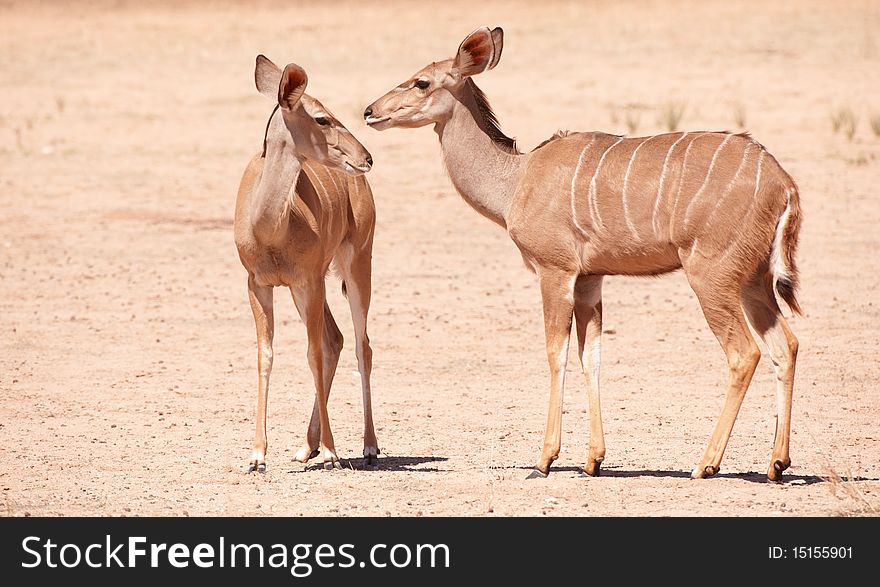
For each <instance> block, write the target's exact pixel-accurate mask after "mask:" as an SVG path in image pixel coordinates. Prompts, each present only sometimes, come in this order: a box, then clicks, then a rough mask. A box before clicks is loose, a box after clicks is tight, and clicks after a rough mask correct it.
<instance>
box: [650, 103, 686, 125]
mask: <svg viewBox="0 0 880 587" xmlns="http://www.w3.org/2000/svg"><path fill="white" fill-rule="evenodd" d="M684 111H685V104H684V102H667V103H666V104H665V105H664V106H663V108H662V109H661V110H660V117H659V118H658V120H657V124H659V125H660V126H662V127H663V128H664V129H666V130H667V131H669V132H673V131H676V130H678V126H679V124H681V119H682V118H683V117H684Z"/></svg>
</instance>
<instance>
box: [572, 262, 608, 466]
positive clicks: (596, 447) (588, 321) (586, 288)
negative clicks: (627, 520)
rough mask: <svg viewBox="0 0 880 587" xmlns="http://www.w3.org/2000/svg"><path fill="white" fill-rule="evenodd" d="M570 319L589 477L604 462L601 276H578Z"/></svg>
mask: <svg viewBox="0 0 880 587" xmlns="http://www.w3.org/2000/svg"><path fill="white" fill-rule="evenodd" d="M574 317H575V329H576V330H577V338H578V356H579V357H580V360H581V370H582V371H583V373H584V376H585V377H586V380H587V392H588V396H589V406H590V449H589V454H588V455H587V464H586V465H585V466H584V472H585V473H586V474H587V475H591V476H593V477H595V476H597V475H598V474H599V467H600V466H601V464H602V461H604V460H605V433H604V431H603V430H602V410H601V407H600V402H599V361H600V348H601V337H602V276H601V275H597V276H594V275H582V276H581V277H578V279H577V282H576V283H575V287H574Z"/></svg>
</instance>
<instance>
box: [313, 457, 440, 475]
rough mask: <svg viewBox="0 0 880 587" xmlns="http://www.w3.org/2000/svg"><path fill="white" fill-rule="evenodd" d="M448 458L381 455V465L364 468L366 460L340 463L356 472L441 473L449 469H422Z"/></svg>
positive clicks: (350, 460)
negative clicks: (426, 464) (425, 465)
mask: <svg viewBox="0 0 880 587" xmlns="http://www.w3.org/2000/svg"><path fill="white" fill-rule="evenodd" d="M448 460H449V459H448V458H447V457H439V456H429V457H418V456H387V455H386V456H383V455H379V464H378V465H377V466H372V467H370V466H367V467H365V466H364V459H362V458H357V459H340V460H339V463H340V465H342V468H343V470H347V469H352V470H356V471H405V472H411V473H439V472H441V471H446V470H447V469H438V468H437V467H422V466H420V465H424V464H425V463H441V462H444V461H448ZM323 466H324V465H323V464H322V463H315V464H309V465H308V466H307V467H306V468H305V471H313V470H318V469H322V468H323Z"/></svg>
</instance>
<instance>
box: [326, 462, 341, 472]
mask: <svg viewBox="0 0 880 587" xmlns="http://www.w3.org/2000/svg"><path fill="white" fill-rule="evenodd" d="M333 469H339V470H340V471H341V470H342V463H340V462H339V461H327V462H325V463H324V470H326V471H332V470H333Z"/></svg>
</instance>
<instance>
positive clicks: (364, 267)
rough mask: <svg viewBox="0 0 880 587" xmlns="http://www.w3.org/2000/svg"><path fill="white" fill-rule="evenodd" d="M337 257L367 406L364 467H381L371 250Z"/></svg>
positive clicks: (365, 406) (362, 392)
mask: <svg viewBox="0 0 880 587" xmlns="http://www.w3.org/2000/svg"><path fill="white" fill-rule="evenodd" d="M347 253H348V254H343V255H340V256H339V257H337V259H338V261H339V263H338V266H339V269H340V272H341V273H342V277H343V279H344V280H345V286H346V289H347V292H348V304H349V307H350V308H351V322H352V326H353V327H354V337H355V354H356V355H357V361H358V371H359V372H360V375H361V394H362V396H363V406H364V453H363V454H364V466H365V467H372V466H376V465H378V461H379V443H378V441H377V440H376V429H375V427H374V425H373V400H372V391H371V387H370V376H371V374H372V371H373V349H372V348H371V347H370V337H369V335H368V334H367V315H368V313H369V311H370V298H371V288H372V285H371V259H370V251H369V247H368V248H366V249H363V250H362V251H361V252H360V253H354V252H352V251H350V250H349V251H347Z"/></svg>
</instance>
